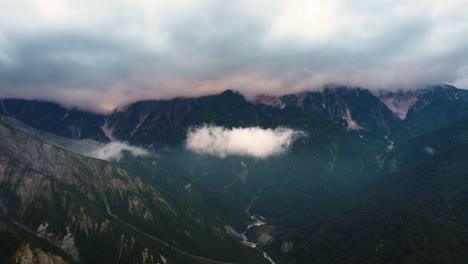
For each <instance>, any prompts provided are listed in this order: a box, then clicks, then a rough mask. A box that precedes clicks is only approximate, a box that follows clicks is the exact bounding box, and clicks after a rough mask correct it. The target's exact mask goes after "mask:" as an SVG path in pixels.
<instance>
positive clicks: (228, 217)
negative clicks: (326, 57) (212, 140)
mask: <svg viewBox="0 0 468 264" xmlns="http://www.w3.org/2000/svg"><path fill="white" fill-rule="evenodd" d="M467 100H468V92H467V91H465V90H460V89H456V88H454V87H451V86H448V85H441V86H436V87H429V88H427V89H422V90H417V91H411V92H391V93H380V94H376V95H374V94H372V93H371V92H369V91H368V90H365V89H358V88H346V87H326V88H324V90H323V91H321V92H306V93H301V94H294V95H287V96H281V97H268V96H261V97H258V98H257V99H256V100H255V101H253V102H250V101H247V100H246V99H245V98H244V97H242V96H241V95H240V94H238V93H235V92H232V91H226V92H224V93H222V94H219V95H213V96H206V97H200V98H178V99H174V100H163V101H143V102H137V103H134V104H131V105H128V106H126V107H125V108H122V109H118V110H116V111H115V112H113V113H112V114H110V115H108V116H99V118H98V119H96V120H95V123H93V124H95V125H92V126H91V127H93V129H94V128H95V127H99V131H98V132H96V133H95V134H94V135H87V136H86V137H88V138H94V139H98V140H101V142H106V141H107V140H109V139H111V140H119V141H126V142H128V143H130V144H134V145H138V146H144V147H146V148H148V149H150V150H151V151H153V152H155V153H157V158H156V157H139V158H135V157H132V156H129V155H125V156H124V158H123V159H122V160H120V161H119V162H117V161H113V162H114V164H118V165H119V166H121V167H124V168H125V169H126V171H128V172H130V174H129V178H130V179H128V181H129V182H131V181H132V179H133V178H134V177H135V176H133V175H139V176H141V178H142V182H146V183H145V184H144V186H155V187H156V190H157V192H158V193H159V196H161V197H163V198H164V200H165V201H166V202H167V203H168V204H170V205H171V207H172V208H173V209H174V210H175V211H176V212H179V211H180V212H183V211H184V208H187V207H189V208H191V212H200V215H202V216H205V217H207V219H206V221H208V222H210V223H213V225H215V226H218V227H220V228H221V229H223V228H224V227H223V225H224V226H226V228H227V229H225V230H230V231H229V232H228V233H231V234H233V235H234V236H235V233H234V232H232V231H233V230H238V231H239V230H244V228H245V226H246V225H247V224H248V223H249V222H248V221H249V220H248V218H247V216H246V209H247V208H248V209H250V210H249V211H248V212H249V213H251V214H255V215H257V218H258V219H263V221H265V222H267V224H265V225H262V226H261V227H256V228H251V229H249V232H247V233H246V235H247V237H248V238H249V239H252V240H255V239H256V240H257V242H258V244H259V245H258V247H259V248H261V249H268V252H269V254H270V255H271V256H273V258H274V259H275V260H276V259H278V260H281V261H283V260H284V261H286V260H287V261H291V263H308V261H309V260H310V259H317V260H318V261H319V262H320V261H322V262H324V263H327V262H330V261H331V262H335V261H336V262H343V261H346V259H348V257H349V259H353V260H356V261H361V262H366V261H367V262H369V261H370V262H372V261H371V260H374V261H375V262H388V261H390V262H391V261H394V262H395V261H396V262H399V261H403V259H404V260H405V261H408V262H410V259H411V258H415V259H417V260H419V261H423V260H425V258H422V257H421V256H420V255H417V256H416V255H414V254H409V253H408V254H407V255H408V256H411V257H409V259H405V258H403V257H402V258H400V257H398V256H397V257H395V258H390V257H388V256H385V257H382V256H380V257H378V258H374V257H375V256H373V255H372V254H370V253H369V252H370V251H366V250H367V249H370V248H371V246H370V245H371V244H372V243H374V242H375V241H374V240H372V241H370V240H366V241H362V243H358V242H360V241H359V239H364V238H360V235H359V234H358V230H360V229H362V230H363V232H365V233H366V236H369V237H373V236H374V235H375V234H374V232H381V231H382V230H386V229H385V228H386V227H387V226H394V225H396V224H395V223H396V221H397V219H398V217H397V216H399V214H400V213H401V212H406V211H405V210H406V209H405V208H412V207H411V206H413V203H417V204H419V202H420V201H421V204H420V206H421V207H422V208H423V209H421V212H420V213H421V214H420V215H419V213H418V209H414V208H412V209H411V210H414V211H415V212H416V213H415V214H414V215H413V214H411V212H409V213H410V214H411V216H408V217H410V218H411V219H417V220H414V221H419V220H421V221H423V222H424V223H427V224H428V225H432V223H430V221H432V220H430V219H427V218H426V217H432V216H431V215H432V214H433V211H431V208H430V204H431V203H435V202H437V199H438V198H437V199H436V198H435V197H439V196H437V195H434V196H432V194H431V193H430V192H426V191H424V192H423V191H421V192H419V189H418V184H417V183H415V182H419V181H420V180H421V179H422V178H423V177H419V176H418V177H417V176H414V175H419V174H420V172H421V173H423V174H424V175H426V174H425V173H426V169H425V168H426V167H427V166H429V165H428V164H431V160H437V162H438V161H439V160H445V158H443V157H444V155H449V154H450V151H451V150H454V151H455V149H457V146H458V145H462V144H465V143H467V142H466V141H465V137H466V133H465V132H464V131H466V126H464V125H463V124H464V123H466V122H465V120H468V116H467V114H468V111H467V107H468V101H467ZM23 103H24V104H26V103H25V102H23ZM23 103H22V104H23ZM9 107H10V108H12V106H9ZM13 108H14V107H13ZM38 109H42V108H40V107H39V108H38ZM60 111H62V110H60ZM39 112H40V111H39ZM45 113H47V112H45ZM19 116H21V115H19ZM24 120H26V121H25V122H32V121H31V120H29V119H24ZM60 120H61V119H58V121H57V122H58V123H61V122H62V121H60ZM84 120H91V119H84ZM43 121H44V122H46V123H47V122H49V123H53V121H52V120H48V119H44V120H43ZM65 123H66V122H65ZM65 123H63V124H61V125H58V126H57V128H55V127H54V126H50V125H43V126H44V127H52V129H49V130H47V131H48V132H52V133H56V134H61V133H62V135H63V129H62V128H63V126H64V124H65ZM206 124H207V125H214V126H223V127H227V128H232V127H252V126H258V127H261V128H276V127H279V126H283V127H289V128H292V129H295V130H298V131H302V132H304V134H305V135H306V136H303V137H301V138H299V139H297V140H296V141H295V142H294V144H293V145H292V146H291V148H290V150H289V151H287V152H286V153H283V154H282V155H279V156H274V157H270V158H267V159H257V158H251V157H245V156H228V157H225V158H219V157H212V156H207V155H198V154H194V153H192V152H190V151H188V150H187V149H186V148H185V139H186V133H187V130H188V129H189V128H190V127H193V126H203V125H206ZM35 127H39V128H40V127H41V126H38V125H36V126H35ZM54 129H56V130H54ZM22 131H24V132H26V133H28V129H24V128H22ZM90 131H92V130H90ZM33 134H37V132H34V133H33ZM102 135H105V136H106V138H105V139H103V138H102ZM70 137H71V136H70ZM81 138H83V137H81ZM37 139H38V140H40V141H42V140H45V141H46V142H49V143H52V144H55V145H58V146H61V147H62V148H65V149H69V150H72V151H75V152H78V153H79V152H80V150H83V149H87V148H88V147H90V146H91V148H94V147H95V146H96V145H100V144H102V143H98V142H91V141H79V142H75V143H76V144H75V143H71V142H69V141H67V140H64V141H63V142H62V141H60V140H57V139H53V138H52V137H50V136H45V137H44V136H39V137H37ZM86 142H87V143H86ZM89 144H91V145H89ZM25 152H30V150H29V149H27V150H25ZM444 153H445V154H444ZM457 153H458V154H459V155H464V153H462V152H459V150H457ZM15 155H19V154H18V153H16V154H15ZM30 159H31V160H34V159H37V157H31V158H30ZM450 159H451V158H450ZM434 162H436V161H434ZM462 163H463V157H457V160H456V162H455V165H453V166H456V167H457V166H458V165H457V164H462ZM418 164H419V165H421V166H422V167H417V168H415V166H417V165H418ZM438 164H439V163H438ZM444 164H445V163H443V162H442V163H440V164H439V165H437V166H439V167H440V168H439V169H438V170H439V172H440V173H442V171H443V170H444V168H443V166H445V165H444ZM451 164H452V163H449V164H446V165H447V166H448V168H451V167H452V165H451ZM85 166H86V167H87V166H88V165H85ZM460 166H462V165H460ZM83 169H84V168H83ZM41 170H42V169H41ZM439 172H437V173H439ZM427 173H432V172H429V171H428V172H427ZM440 173H439V174H438V175H441V174H440ZM159 175H164V177H160V176H159ZM431 175H432V174H431ZM412 177H413V178H414V179H418V180H414V181H411V180H408V179H410V178H412ZM431 177H432V176H431ZM434 177H435V178H434V179H433V180H435V179H436V178H437V177H439V176H437V177H436V176H434ZM458 178H460V177H458ZM387 179H392V180H391V181H390V182H389V181H387ZM431 179H432V178H431ZM107 180H109V179H107V178H106V181H107ZM457 184H459V185H460V186H459V187H460V188H462V187H463V186H465V185H464V183H463V182H462V181H460V182H457ZM457 184H455V183H454V184H452V183H450V184H445V183H442V185H443V186H446V187H447V186H448V187H447V189H443V190H442V189H441V190H440V193H445V192H449V191H447V190H449V189H450V188H454V187H456V186H457ZM442 185H441V186H442ZM436 187H437V186H433V190H435V191H436V192H437V193H439V189H437V188H436ZM387 188H392V189H395V190H398V191H401V193H392V192H391V191H389V190H387ZM431 188H432V187H431ZM441 188H442V187H441ZM443 188H445V187H443ZM462 189H463V188H462ZM462 189H460V191H461V192H463V190H462ZM376 190H377V191H376ZM414 190H417V191H414ZM425 190H427V189H425ZM456 190H459V189H456ZM142 191H143V190H138V192H142ZM457 192H458V191H456V193H457ZM412 194H414V195H415V196H414V197H413V196H411V195H412ZM141 195H142V196H145V195H143V194H141ZM391 195H396V196H401V197H402V198H401V199H397V200H394V201H393V202H392V205H387V204H386V202H387V201H389V200H392V199H393V198H392V197H391ZM426 196H427V197H426ZM112 197H116V196H115V195H114V196H112ZM124 197H125V199H126V198H128V197H127V196H124ZM145 197H146V196H145ZM421 197H426V198H427V199H426V198H421ZM434 199H436V200H434ZM443 199H447V201H449V203H450V204H454V205H455V206H457V207H458V208H459V209H457V210H459V211H463V210H464V207H463V206H464V205H463V204H458V203H457V201H455V200H453V199H455V198H453V197H448V196H447V197H446V198H443ZM108 200H109V199H108ZM112 200H114V199H112ZM127 200H128V199H127ZM452 200H453V201H452ZM117 201H118V200H117ZM146 202H147V201H146V200H145V199H143V203H144V204H145V208H149V207H151V206H149V205H146ZM374 202H375V203H374ZM99 203H100V205H99V206H98V205H96V206H97V207H96V208H97V211H102V210H103V209H104V210H107V209H106V206H105V203H104V202H103V200H102V199H101V201H100V202H99ZM103 203H104V205H103ZM122 203H123V202H118V203H117V205H111V202H109V206H110V209H111V212H112V213H114V214H115V212H114V211H115V210H118V209H117V208H119V207H120V206H122V205H121V204H122ZM407 203H409V204H407ZM127 204H129V202H127ZM375 204H378V205H379V206H380V205H382V207H381V208H380V207H379V206H375ZM418 206H419V205H418ZM114 207H116V208H114ZM207 208H209V209H207ZM353 208H357V209H353ZM377 209H378V210H377ZM148 210H150V211H151V210H152V209H148ZM158 210H161V211H159V214H160V215H163V216H162V218H164V215H167V213H164V210H163V209H158ZM444 210H445V209H444ZM373 211H376V213H374V212H373ZM363 212H364V213H363ZM121 213H122V214H123V215H122V216H120V212H119V217H120V218H122V219H124V218H125V217H124V215H125V214H124V213H123V211H121ZM151 214H152V215H154V214H153V213H151ZM348 214H349V216H348ZM447 214H450V212H447ZM143 215H144V214H143ZM177 215H178V216H180V215H183V216H180V217H181V218H182V219H186V218H190V217H188V216H187V215H184V213H177ZM260 215H261V216H263V217H265V218H261V217H260ZM140 217H142V215H140ZM386 217H388V218H386ZM454 217H455V218H456V217H458V216H454ZM143 218H144V217H143ZM455 218H454V219H455ZM463 219H464V218H463V217H462V218H460V219H458V218H457V219H455V220H454V221H455V222H456V224H455V225H454V227H453V228H454V230H458V229H460V230H463V228H464V225H463V222H462V221H463ZM114 220H115V219H114ZM124 220H125V221H126V222H129V223H132V225H135V224H134V223H138V226H139V228H140V225H141V226H142V227H143V228H144V232H147V233H151V234H153V233H155V234H157V235H158V237H160V236H161V237H162V238H163V240H164V241H169V240H171V239H172V238H171V237H170V236H169V235H167V233H165V232H164V231H163V230H158V229H157V227H155V226H154V223H151V224H148V223H146V224H145V223H144V222H145V221H141V219H134V218H132V217H130V216H128V217H126V218H125V219H124ZM387 220H388V221H387ZM132 221H133V222H132ZM436 221H439V222H444V221H445V219H444V218H439V216H437V220H436ZM380 222H382V223H385V225H380V224H379V223H380ZM184 223H185V222H184ZM359 223H365V224H366V225H365V226H362V225H360V224H359ZM166 225H168V226H170V230H177V229H180V228H178V226H177V225H174V226H171V221H170V220H164V221H161V222H159V223H157V224H156V226H166ZM227 225H229V228H228V227H227ZM367 225H368V226H367ZM444 225H445V224H444ZM444 225H437V228H448V227H447V226H444ZM182 226H187V228H186V229H190V230H191V229H192V228H194V227H193V226H194V225H193V223H191V222H190V221H188V222H186V224H182ZM189 226H190V228H189ZM195 226H196V225H195ZM231 227H232V228H233V229H232V230H231V229H230V228H231ZM130 229H131V228H130ZM347 230H351V231H347ZM410 231H411V230H407V229H405V230H402V231H401V232H400V234H406V233H408V234H409V236H414V237H417V238H419V237H420V236H421V234H420V233H418V232H419V231H418V232H416V233H411V232H410ZM62 232H65V231H62ZM189 232H190V231H189ZM197 232H198V231H197ZM199 232H200V233H199V234H200V235H201V236H203V237H206V240H204V241H201V240H200V244H197V246H194V245H193V244H191V243H188V242H185V243H184V242H183V239H181V240H177V241H176V242H175V244H176V245H180V246H181V247H182V248H183V249H184V250H189V251H190V252H201V254H199V255H203V256H217V259H225V258H224V256H226V255H223V254H224V253H225V252H226V251H224V250H226V247H228V246H226V247H225V245H226V244H229V243H230V242H229V243H228V242H224V244H223V243H220V245H223V248H218V249H216V250H215V251H216V252H219V254H218V255H215V254H211V253H208V252H207V250H208V249H209V248H211V247H212V244H209V245H208V244H206V245H204V244H205V243H211V242H208V241H217V240H216V239H213V237H216V235H213V234H211V236H212V237H210V231H207V230H203V228H202V229H201V231H199ZM304 232H306V233H304ZM382 232H384V231H382ZM385 232H386V233H391V231H388V230H386V231H385ZM190 233H192V232H190ZM215 233H216V232H215ZM341 233H343V234H349V237H346V236H345V237H342V235H341ZM175 234H177V235H176V236H177V237H183V236H184V234H183V233H182V231H180V230H179V231H177V232H175ZM202 234H203V235H202ZM206 234H208V235H206ZM165 235H166V236H165ZM391 236H392V238H391V239H392V241H393V242H391V243H390V244H391V245H392V247H395V248H394V251H392V250H389V251H387V252H390V253H388V254H403V253H401V250H403V251H405V250H406V251H407V250H408V248H407V247H406V246H402V243H403V244H404V242H402V241H401V240H398V239H397V238H395V235H394V234H391ZM431 236H432V234H431ZM191 237H193V236H191ZM309 238H310V239H309ZM356 239H358V240H356ZM411 239H414V238H411ZM431 239H432V238H431ZM229 241H231V240H229ZM233 241H235V239H234V240H233ZM339 241H344V242H343V243H344V244H343V245H341V244H340V242H339ZM235 242H237V243H238V241H235ZM232 243H234V242H232ZM366 243H367V244H366ZM392 243H393V244H392ZM411 243H413V242H411ZM450 243H452V244H454V245H456V246H458V245H459V244H460V243H465V242H464V240H458V241H452V242H450ZM195 244H196V243H195ZM233 245H234V244H233ZM236 245H238V244H236ZM424 245H426V244H424ZM374 246H375V245H374ZM334 247H336V248H337V249H338V250H336V254H335V253H334V252H331V251H332V250H333V248H334ZM232 248H235V246H232ZM379 248H380V246H379ZM397 248H398V249H397ZM422 248H423V246H421V248H419V249H417V252H419V251H421V250H422ZM372 249H373V250H375V247H374V248H372ZM244 250H246V249H245V248H244ZM356 250H357V251H359V252H363V253H362V254H361V253H360V254H361V255H359V254H358V255H352V254H351V253H349V252H354V251H356ZM379 250H380V249H379ZM406 251H405V252H406ZM221 252H223V253H221ZM242 252H244V251H242ZM447 252H448V251H447ZM459 253H460V252H458V251H454V253H453V254H454V255H458V256H461V255H460V254H459ZM243 254H245V255H243ZM350 254H351V255H352V256H351V255H350ZM404 254H406V253H404ZM418 254H419V253H418ZM444 254H445V253H444ZM447 254H452V253H447ZM240 255H242V256H240ZM240 255H239V256H238V258H237V257H235V256H233V255H228V256H229V258H230V259H241V258H243V257H245V258H246V259H249V260H250V258H251V257H252V256H251V255H250V253H248V251H245V253H242V254H240ZM399 256H400V255H399ZM405 256H406V255H405ZM431 256H432V255H431ZM253 257H255V256H253ZM434 257H436V256H435V255H434ZM436 258H438V257H436ZM453 262H456V259H453Z"/></svg>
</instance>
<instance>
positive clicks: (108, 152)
mask: <svg viewBox="0 0 468 264" xmlns="http://www.w3.org/2000/svg"><path fill="white" fill-rule="evenodd" d="M125 151H128V152H129V153H130V154H132V155H133V156H136V157H138V156H147V155H149V152H148V151H147V150H145V149H143V148H139V147H135V146H130V145H128V144H125V143H123V142H111V143H108V144H105V145H103V146H102V147H100V148H97V149H95V150H93V151H92V152H91V153H90V156H91V157H94V158H98V159H103V160H116V161H119V160H120V159H121V158H122V157H123V154H124V152H125Z"/></svg>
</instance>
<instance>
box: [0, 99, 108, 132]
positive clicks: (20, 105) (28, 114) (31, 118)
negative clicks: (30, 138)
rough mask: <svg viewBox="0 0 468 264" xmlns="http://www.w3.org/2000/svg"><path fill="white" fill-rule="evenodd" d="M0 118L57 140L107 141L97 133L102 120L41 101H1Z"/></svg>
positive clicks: (94, 115) (101, 117)
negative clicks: (0, 116)
mask: <svg viewBox="0 0 468 264" xmlns="http://www.w3.org/2000/svg"><path fill="white" fill-rule="evenodd" d="M0 115H8V116H12V117H14V118H16V119H18V120H21V121H23V122H24V123H26V124H28V125H29V126H31V127H34V128H36V129H39V130H41V131H44V132H50V133H53V134H56V135H59V136H63V137H67V138H76V139H83V138H88V139H95V140H100V141H107V138H106V136H105V134H104V133H103V131H102V129H101V125H102V124H103V122H104V117H103V116H102V115H99V114H94V113H89V112H84V111H80V110H76V109H66V108H64V107H62V106H60V105H58V104H55V103H50V102H43V101H27V100H20V99H1V100H0Z"/></svg>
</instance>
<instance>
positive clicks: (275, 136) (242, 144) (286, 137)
mask: <svg viewBox="0 0 468 264" xmlns="http://www.w3.org/2000/svg"><path fill="white" fill-rule="evenodd" d="M300 136H304V133H303V132H299V131H295V130H292V129H290V128H281V127H280V128H276V129H262V128H259V127H248V128H232V129H228V128H224V127H219V126H203V127H196V128H191V129H190V130H189V131H188V133H187V141H186V148H187V149H189V150H191V151H193V152H195V153H198V154H208V155H213V156H218V157H221V158H224V157H226V156H228V155H239V156H251V157H255V158H261V159H264V158H268V157H270V156H273V155H278V154H281V153H283V152H285V151H286V150H288V148H289V147H290V146H291V144H292V143H293V142H294V140H296V139H297V138H298V137H300Z"/></svg>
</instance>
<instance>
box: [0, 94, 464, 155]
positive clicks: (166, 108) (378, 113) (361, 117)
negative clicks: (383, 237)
mask: <svg viewBox="0 0 468 264" xmlns="http://www.w3.org/2000/svg"><path fill="white" fill-rule="evenodd" d="M467 94H468V91H465V90H461V89H457V88H455V87H453V86H448V85H440V86H435V87H429V88H426V89H421V90H415V91H408V92H387V93H382V92H380V93H379V94H373V93H371V92H370V91H369V90H366V89H361V88H347V87H328V88H325V89H324V90H323V91H322V92H304V93H299V94H293V95H285V96H280V97H268V96H261V97H258V98H257V99H256V100H254V101H252V102H251V101H247V100H246V99H245V98H244V97H243V96H242V95H240V94H238V93H236V92H233V91H230V90H227V91H225V92H223V93H221V94H218V95H212V96H204V97H199V98H176V99H172V100H150V101H139V102H135V103H132V104H129V105H127V106H125V107H123V108H120V109H118V110H115V111H114V112H112V113H110V114H107V115H102V114H95V113H91V112H85V111H81V110H77V109H66V108H64V107H61V106H60V105H58V104H55V103H50V102H42V101H28V100H21V99H2V100H0V104H1V107H0V114H4V115H9V116H13V117H15V118H17V119H19V120H21V121H23V122H25V123H26V124H28V125H30V126H32V127H34V128H37V129H40V130H42V131H46V132H50V133H53V134H57V135H60V136H64V137H68V138H75V139H93V140H97V141H102V142H107V141H109V140H120V141H127V142H130V143H132V144H136V145H146V146H148V145H155V146H160V145H163V144H167V143H168V142H169V143H171V142H172V143H171V144H175V143H177V142H180V141H181V140H182V139H183V137H184V134H185V132H186V129H187V128H188V127H189V126H193V125H199V124H202V123H215V124H219V125H225V126H230V127H232V126H238V127H246V126H261V127H273V126H277V125H284V124H282V123H280V122H278V118H279V119H280V120H281V118H284V116H287V115H291V114H292V113H294V114H296V113H298V112H307V113H314V114H316V115H318V116H320V117H322V118H325V119H329V120H332V121H333V122H335V123H340V124H341V125H343V126H344V127H345V128H346V129H348V130H366V131H370V130H371V131H374V130H376V131H375V132H377V130H379V132H380V133H384V130H385V128H383V126H388V125H392V124H391V123H402V122H400V120H403V121H404V120H406V118H407V115H409V117H410V116H412V115H415V114H414V112H418V111H423V109H424V108H425V107H427V106H428V103H430V102H433V99H431V98H435V97H437V98H438V99H441V98H442V99H444V100H450V101H453V100H466V98H467ZM221 115H223V116H221ZM379 119H380V121H381V122H376V121H377V120H379ZM398 119H400V120H398ZM227 120H229V121H227ZM379 126H380V127H379ZM396 126H398V124H396Z"/></svg>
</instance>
